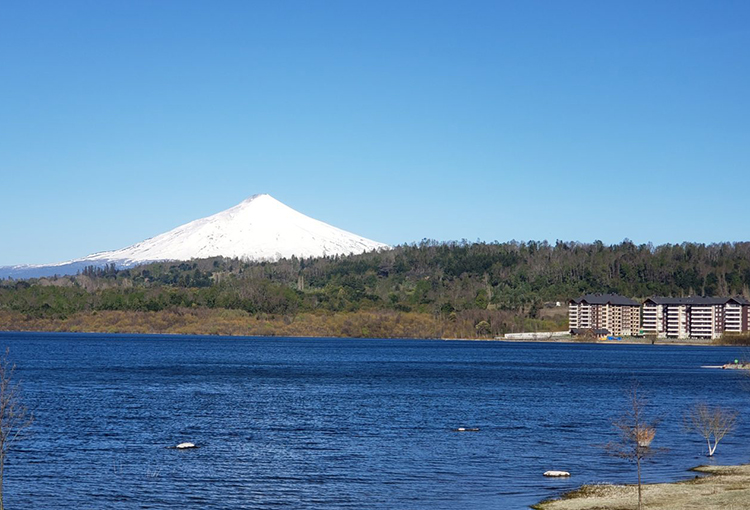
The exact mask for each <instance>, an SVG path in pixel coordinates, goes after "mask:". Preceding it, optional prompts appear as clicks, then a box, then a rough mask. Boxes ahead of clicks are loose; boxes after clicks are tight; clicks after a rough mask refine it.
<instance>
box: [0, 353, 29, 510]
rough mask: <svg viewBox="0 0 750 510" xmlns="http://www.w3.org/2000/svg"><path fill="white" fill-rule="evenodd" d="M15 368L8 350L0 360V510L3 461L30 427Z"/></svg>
mask: <svg viewBox="0 0 750 510" xmlns="http://www.w3.org/2000/svg"><path fill="white" fill-rule="evenodd" d="M15 371H16V366H15V365H11V364H10V362H9V361H8V350H6V351H5V355H4V356H2V357H1V358H0V510H4V508H5V507H4V505H3V475H4V471H5V460H6V458H7V456H8V452H9V451H10V449H11V447H12V446H13V443H15V441H16V439H18V438H19V436H20V434H21V433H22V432H23V431H24V430H26V429H27V428H29V427H30V426H31V423H32V421H33V416H32V415H31V413H30V412H29V410H28V408H26V406H24V405H23V403H22V402H21V387H20V385H19V384H18V383H17V382H15V381H14V380H13V376H14V375H15Z"/></svg>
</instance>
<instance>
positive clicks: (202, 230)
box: [0, 194, 388, 278]
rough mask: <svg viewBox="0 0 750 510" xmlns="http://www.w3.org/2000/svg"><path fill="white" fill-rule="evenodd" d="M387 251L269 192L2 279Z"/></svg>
mask: <svg viewBox="0 0 750 510" xmlns="http://www.w3.org/2000/svg"><path fill="white" fill-rule="evenodd" d="M387 247H388V246H387V245H385V244H383V243H378V242H376V241H371V240H369V239H365V238H364V237H360V236H358V235H355V234H352V233H350V232H346V231H345V230H341V229H339V228H336V227H334V226H331V225H328V224H327V223H323V222H322V221H318V220H316V219H313V218H310V217H309V216H305V215H304V214H302V213H299V212H297V211H295V210H294V209H292V208H291V207H288V206H286V205H284V204H282V203H281V202H279V201H278V200H276V199H275V198H273V197H272V196H270V195H265V194H264V195H254V196H252V197H250V198H248V199H247V200H245V201H243V202H242V203H240V204H238V205H236V206H234V207H231V208H229V209H227V210H226V211H222V212H220V213H217V214H214V215H212V216H208V217H206V218H201V219H199V220H195V221H191V222H190V223H186V224H185V225H182V226H179V227H177V228H175V229H173V230H170V231H169V232H165V233H164V234H160V235H158V236H155V237H152V238H150V239H146V240H145V241H142V242H140V243H137V244H134V245H132V246H129V247H127V248H123V249H121V250H114V251H105V252H100V253H94V254H92V255H89V256H87V257H83V258H80V259H75V260H70V261H68V262H62V263H59V264H51V265H34V266H32V265H20V266H7V267H0V277H2V278H7V277H9V276H12V277H14V278H32V277H40V276H51V275H55V274H58V275H64V274H75V273H76V272H77V271H79V270H81V269H83V268H84V267H86V266H92V265H93V266H104V265H105V264H115V265H116V266H117V267H118V268H125V267H132V266H135V265H138V264H143V263H147V262H156V261H164V260H191V259H198V258H207V257H228V258H240V259H243V260H255V261H260V260H270V261H272V260H278V259H281V258H289V257H292V256H296V257H299V258H307V257H322V256H326V255H348V254H350V253H355V254H356V253H363V252H366V251H371V250H377V249H382V248H387Z"/></svg>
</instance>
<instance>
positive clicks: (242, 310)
mask: <svg viewBox="0 0 750 510" xmlns="http://www.w3.org/2000/svg"><path fill="white" fill-rule="evenodd" d="M586 292H616V293H619V294H622V295H624V296H630V297H634V298H642V297H645V296H651V295H664V296H682V295H696V294H698V295H709V296H710V295H745V296H749V295H750V243H722V244H712V245H704V244H696V243H683V244H680V245H662V246H653V245H650V244H649V245H646V244H644V245H635V244H633V243H631V242H630V241H624V242H622V243H620V244H617V245H612V246H606V245H604V244H603V243H599V242H595V243H591V244H582V243H566V242H562V241H558V242H557V243H555V244H549V243H546V242H533V241H531V242H507V243H468V242H453V243H438V242H433V241H423V242H421V243H419V244H413V245H404V246H398V247H396V248H393V249H390V250H385V251H379V252H370V253H364V254H361V255H350V256H339V257H321V258H313V259H297V258H292V259H283V260H280V261H278V262H245V261H240V260H238V259H226V258H211V259H202V260H193V261H190V262H175V263H153V264H148V265H143V266H138V267H135V268H130V269H116V268H115V267H114V266H108V267H105V268H96V267H89V268H86V269H85V270H84V271H82V272H80V273H79V274H77V275H73V276H60V277H51V278H38V279H29V280H14V279H4V280H0V330H17V331H86V332H118V333H182V334H223V335H277V336H347V337H390V338H405V337H411V338H471V339H494V338H498V337H502V336H503V335H504V334H506V333H513V332H524V331H527V332H528V331H565V330H566V329H567V328H568V323H567V307H566V304H567V300H568V299H569V298H571V297H574V296H578V295H581V294H584V293H586ZM582 340H585V341H595V339H582ZM632 341H639V342H640V341H643V340H642V339H634V340H632ZM744 341H745V340H744V339H739V340H737V339H734V340H733V342H734V343H743V342H744Z"/></svg>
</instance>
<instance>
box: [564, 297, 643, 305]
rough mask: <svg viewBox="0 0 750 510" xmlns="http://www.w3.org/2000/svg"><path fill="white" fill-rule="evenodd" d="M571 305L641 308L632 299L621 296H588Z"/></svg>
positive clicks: (574, 301) (572, 300) (573, 300)
mask: <svg viewBox="0 0 750 510" xmlns="http://www.w3.org/2000/svg"><path fill="white" fill-rule="evenodd" d="M570 302H571V303H575V304H580V303H584V302H585V303H588V304H590V305H606V304H610V305H618V306H639V305H638V303H636V302H635V301H633V300H632V299H628V298H626V297H624V296H620V295H619V294H586V295H585V296H581V297H579V298H578V299H571V300H570Z"/></svg>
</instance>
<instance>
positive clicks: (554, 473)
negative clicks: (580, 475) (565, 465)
mask: <svg viewBox="0 0 750 510" xmlns="http://www.w3.org/2000/svg"><path fill="white" fill-rule="evenodd" d="M544 476H570V473H568V472H567V471H545V472H544Z"/></svg>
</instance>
